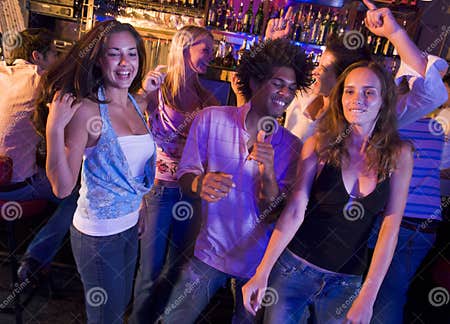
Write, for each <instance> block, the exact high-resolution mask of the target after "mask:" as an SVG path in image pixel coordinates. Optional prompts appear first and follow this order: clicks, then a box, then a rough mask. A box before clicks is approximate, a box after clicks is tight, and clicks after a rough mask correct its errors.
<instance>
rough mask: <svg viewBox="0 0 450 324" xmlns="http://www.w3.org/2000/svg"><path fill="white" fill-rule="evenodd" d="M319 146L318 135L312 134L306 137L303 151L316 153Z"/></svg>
mask: <svg viewBox="0 0 450 324" xmlns="http://www.w3.org/2000/svg"><path fill="white" fill-rule="evenodd" d="M316 146H317V137H316V136H311V137H309V138H307V139H306V141H305V142H304V143H303V152H305V153H309V154H311V153H314V152H315V150H316Z"/></svg>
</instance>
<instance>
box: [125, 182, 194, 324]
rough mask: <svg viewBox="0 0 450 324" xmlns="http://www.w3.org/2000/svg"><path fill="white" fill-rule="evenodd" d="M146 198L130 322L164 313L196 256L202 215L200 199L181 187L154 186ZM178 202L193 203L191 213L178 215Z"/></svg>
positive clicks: (148, 321)
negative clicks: (184, 268)
mask: <svg viewBox="0 0 450 324" xmlns="http://www.w3.org/2000/svg"><path fill="white" fill-rule="evenodd" d="M144 199H146V201H147V206H148V208H147V210H148V211H149V213H148V214H147V215H146V230H145V232H144V233H143V234H142V235H141V239H140V260H139V269H138V272H137V276H136V281H135V285H134V302H133V312H132V314H131V316H130V319H129V321H130V323H145V324H147V323H153V322H155V321H156V320H157V319H158V317H159V316H160V315H161V314H162V312H163V311H164V307H165V305H166V303H167V301H168V299H169V296H170V292H171V290H172V288H173V286H174V285H175V283H176V281H177V279H178V277H179V274H180V272H181V269H182V267H183V265H184V264H185V263H186V262H187V261H188V260H189V259H190V257H191V256H192V255H193V251H194V245H195V238H196V237H197V234H198V230H199V226H200V223H201V214H200V212H199V201H194V200H192V199H190V198H189V197H185V196H183V195H182V193H181V190H180V189H179V188H167V187H164V186H159V185H155V186H153V188H152V190H151V191H150V192H149V193H148V194H147V195H146V196H145V197H144ZM177 203H180V204H182V205H185V206H188V207H189V206H191V207H192V210H191V211H188V213H191V212H192V214H190V215H189V214H183V213H180V215H179V216H177V212H176V211H175V209H174V206H175V204H177ZM175 208H176V206H175ZM185 211H187V209H185ZM189 216H190V217H189Z"/></svg>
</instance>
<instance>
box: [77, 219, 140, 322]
mask: <svg viewBox="0 0 450 324" xmlns="http://www.w3.org/2000/svg"><path fill="white" fill-rule="evenodd" d="M70 233H71V237H70V238H71V243H72V251H73V255H74V258H75V262H76V264H77V269H78V272H79V273H80V276H81V281H82V282H83V288H84V294H85V307H86V314H87V320H88V321H87V322H88V323H89V324H91V323H92V324H94V323H95V324H103V323H104V324H113V323H123V315H124V313H125V309H126V307H127V305H128V303H129V302H130V299H131V293H132V289H133V276H134V270H135V267H136V259H137V250H138V228H137V225H136V226H134V227H132V228H130V229H128V230H126V231H124V232H121V233H118V234H114V235H108V236H90V235H86V234H83V233H81V232H79V231H78V230H77V229H76V228H75V227H73V226H71V228H70Z"/></svg>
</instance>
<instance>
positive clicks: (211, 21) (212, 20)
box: [208, 0, 217, 27]
mask: <svg viewBox="0 0 450 324" xmlns="http://www.w3.org/2000/svg"><path fill="white" fill-rule="evenodd" d="M216 23H217V2H216V0H212V2H211V7H210V8H209V12H208V26H214V27H216Z"/></svg>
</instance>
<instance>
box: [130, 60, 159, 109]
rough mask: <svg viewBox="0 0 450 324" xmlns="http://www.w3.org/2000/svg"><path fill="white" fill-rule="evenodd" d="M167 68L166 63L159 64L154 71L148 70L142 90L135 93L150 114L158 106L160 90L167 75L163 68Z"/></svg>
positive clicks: (138, 100)
mask: <svg viewBox="0 0 450 324" xmlns="http://www.w3.org/2000/svg"><path fill="white" fill-rule="evenodd" d="M165 68H166V66H165V65H158V66H157V67H156V68H155V69H154V70H153V71H150V72H148V73H147V75H146V76H145V78H144V81H143V82H142V90H141V91H139V92H138V93H137V94H136V95H135V98H136V101H137V103H138V104H139V106H140V107H142V108H143V109H144V110H145V112H147V113H148V114H151V113H152V112H153V110H154V109H156V107H157V106H158V91H159V89H160V88H161V85H162V83H163V82H164V79H165V77H166V73H164V72H161V70H163V69H165Z"/></svg>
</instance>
